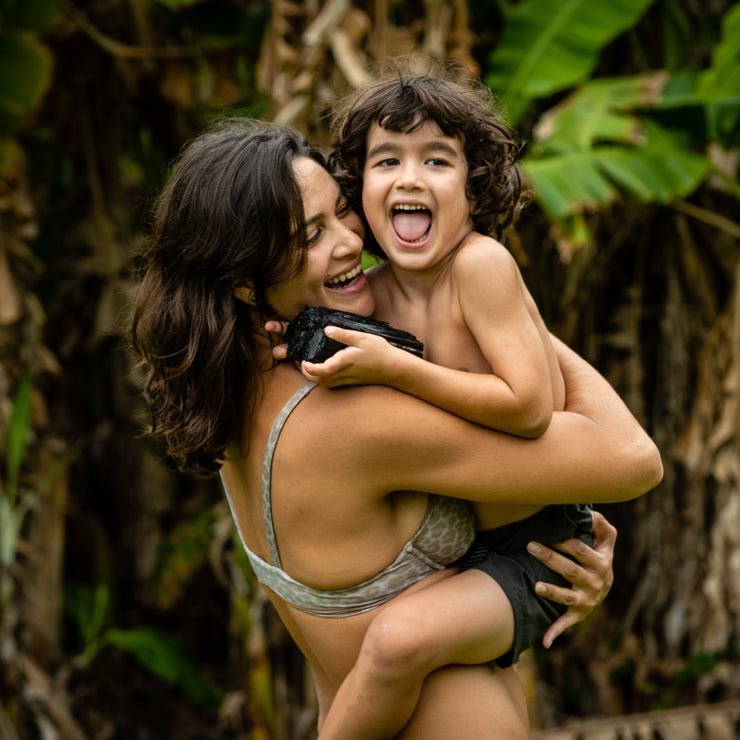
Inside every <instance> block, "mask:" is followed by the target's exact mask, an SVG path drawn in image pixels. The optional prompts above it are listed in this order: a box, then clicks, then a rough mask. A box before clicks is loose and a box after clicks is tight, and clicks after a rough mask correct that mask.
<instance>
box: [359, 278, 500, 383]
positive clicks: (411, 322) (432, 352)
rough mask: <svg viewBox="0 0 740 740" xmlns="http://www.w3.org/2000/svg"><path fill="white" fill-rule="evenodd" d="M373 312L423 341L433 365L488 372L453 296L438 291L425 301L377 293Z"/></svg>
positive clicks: (486, 364)
mask: <svg viewBox="0 0 740 740" xmlns="http://www.w3.org/2000/svg"><path fill="white" fill-rule="evenodd" d="M376 296H377V298H376V310H375V313H374V314H373V315H374V317H375V318H377V319H380V320H381V321H387V322H389V323H390V324H391V325H392V326H395V327H396V328H398V329H404V330H405V331H409V332H411V333H412V334H414V335H415V336H416V337H418V338H419V339H420V340H421V341H422V342H424V359H426V360H428V361H429V362H433V363H434V364H436V365H442V366H444V367H449V368H453V369H455V370H466V371H468V372H475V373H490V372H491V366H490V364H489V363H488V362H487V360H486V358H485V357H484V355H483V353H482V352H481V351H480V348H479V347H478V344H477V342H476V340H475V337H474V336H473V335H472V334H471V333H470V331H469V329H468V327H467V325H466V323H465V320H464V317H463V315H462V312H461V310H460V308H459V305H458V304H457V301H456V299H455V298H454V296H452V295H450V294H445V291H443V290H441V291H437V293H435V295H434V296H432V297H431V298H430V299H429V300H426V301H423V302H422V301H416V302H415V301H409V300H404V299H403V297H401V296H398V295H392V294H389V293H387V294H385V295H384V292H383V291H381V290H379V291H377V292H376Z"/></svg>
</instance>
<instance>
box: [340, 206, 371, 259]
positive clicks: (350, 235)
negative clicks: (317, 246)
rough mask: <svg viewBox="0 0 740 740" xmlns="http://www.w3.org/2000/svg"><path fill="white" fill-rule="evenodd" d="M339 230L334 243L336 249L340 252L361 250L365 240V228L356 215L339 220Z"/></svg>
mask: <svg viewBox="0 0 740 740" xmlns="http://www.w3.org/2000/svg"><path fill="white" fill-rule="evenodd" d="M341 226H342V228H341V231H340V233H339V238H338V239H337V243H336V250H338V251H339V252H340V253H353V252H358V251H359V252H361V251H362V247H363V244H364V240H365V229H364V228H363V225H362V221H361V220H360V217H359V216H357V215H353V217H352V218H348V219H344V220H343V221H342V222H341Z"/></svg>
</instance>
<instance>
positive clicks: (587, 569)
mask: <svg viewBox="0 0 740 740" xmlns="http://www.w3.org/2000/svg"><path fill="white" fill-rule="evenodd" d="M592 514H593V520H594V546H593V548H590V547H589V546H588V545H586V544H585V543H584V542H581V541H580V540H576V539H572V540H566V541H565V542H560V543H558V544H557V545H555V547H557V548H558V550H562V551H563V552H567V553H568V554H569V555H571V556H572V557H574V558H575V559H576V560H577V561H578V562H573V561H572V560H570V559H569V558H566V557H564V556H563V555H561V554H560V553H558V552H557V551H556V550H551V549H550V548H548V547H544V546H542V545H538V547H539V551H538V552H535V551H534V550H533V549H531V547H528V548H527V549H528V550H529V552H530V553H531V554H532V555H534V557H536V558H537V559H538V560H541V561H542V562H543V563H544V564H545V565H547V566H548V567H549V568H552V570H554V571H557V572H558V573H560V575H562V576H564V577H565V578H566V579H567V580H568V581H570V582H571V584H573V585H572V588H561V587H558V586H554V585H553V584H551V583H542V582H538V583H537V584H536V585H535V591H536V592H537V593H538V594H539V595H540V596H544V597H545V598H547V599H550V600H551V601H554V602H556V603H558V604H564V605H566V606H567V607H568V611H566V612H565V614H563V616H561V617H560V618H559V619H557V620H555V622H553V623H552V624H551V625H550V628H549V629H548V630H547V632H546V633H545V636H544V637H543V638H542V644H543V645H544V646H545V647H546V648H549V647H550V646H551V645H552V643H553V640H555V638H556V637H557V636H558V635H561V634H562V633H563V632H564V631H565V630H566V629H568V627H572V626H573V625H574V624H577V623H578V622H581V621H582V620H584V619H585V618H586V617H587V616H588V615H589V614H590V613H591V612H592V611H593V609H594V608H595V607H597V606H598V605H599V604H600V603H601V602H602V601H603V600H604V598H605V597H606V595H607V593H609V589H610V588H611V587H612V583H613V582H614V571H613V568H612V563H613V561H614V545H615V544H616V541H617V530H616V529H615V528H614V527H613V526H612V525H611V524H609V522H608V521H607V520H606V518H605V517H604V515H603V514H600V513H599V512H598V511H593V512H592ZM530 544H534V543H530Z"/></svg>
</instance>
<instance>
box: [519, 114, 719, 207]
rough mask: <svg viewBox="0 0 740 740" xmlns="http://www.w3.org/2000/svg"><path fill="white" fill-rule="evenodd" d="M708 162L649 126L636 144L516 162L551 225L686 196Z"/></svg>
mask: <svg viewBox="0 0 740 740" xmlns="http://www.w3.org/2000/svg"><path fill="white" fill-rule="evenodd" d="M710 167H711V165H710V162H709V160H708V159H707V158H706V157H705V156H703V155H701V154H696V153H694V152H693V151H691V150H690V149H689V148H688V147H687V145H686V142H685V139H684V138H683V137H682V136H680V135H679V134H676V133H675V132H673V131H669V130H668V129H665V128H663V127H661V126H660V125H658V124H657V123H655V122H652V121H649V120H646V121H642V122H641V127H640V143H639V144H638V145H636V146H629V145H626V144H622V143H619V142H617V143H613V144H600V145H598V146H595V147H594V148H592V149H585V150H580V151H579V150H578V149H576V148H571V149H569V150H563V151H561V152H557V153H554V154H551V155H549V156H543V157H541V158H539V159H537V158H534V157H531V158H527V159H525V160H524V161H523V162H522V169H523V170H524V172H525V174H526V175H527V177H528V178H529V180H530V182H531V183H532V185H533V187H534V189H535V192H536V198H537V200H538V202H539V203H540V205H541V206H542V208H543V210H544V211H545V212H546V213H547V215H548V216H549V217H550V218H551V219H552V220H558V219H562V218H565V217H566V216H568V215H571V214H576V213H581V212H583V211H584V210H589V209H594V208H598V207H603V206H606V205H608V204H609V203H612V202H615V201H617V200H620V199H622V198H627V199H631V200H635V201H639V202H660V203H666V202H669V201H671V200H673V199H676V198H681V197H684V196H686V195H688V194H689V193H691V192H692V191H693V190H694V189H695V188H696V187H697V186H698V185H699V183H701V182H702V180H703V179H704V178H705V177H706V175H707V173H708V172H709V170H710Z"/></svg>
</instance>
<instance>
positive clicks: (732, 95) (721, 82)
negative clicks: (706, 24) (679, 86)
mask: <svg viewBox="0 0 740 740" xmlns="http://www.w3.org/2000/svg"><path fill="white" fill-rule="evenodd" d="M699 93H700V95H701V96H702V97H703V98H704V99H705V100H706V101H707V124H708V128H709V133H710V135H711V136H712V137H716V138H718V139H719V140H720V141H721V142H722V143H723V144H724V145H725V146H726V147H727V148H730V147H731V146H734V145H736V144H737V140H738V136H740V5H735V6H734V7H732V8H731V9H730V10H729V11H728V12H727V14H726V15H725V17H724V21H723V24H722V39H721V41H720V43H719V44H717V46H716V47H715V48H714V51H713V53H712V66H711V67H710V68H709V69H708V70H707V71H706V72H703V73H702V75H701V76H700V79H699Z"/></svg>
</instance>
